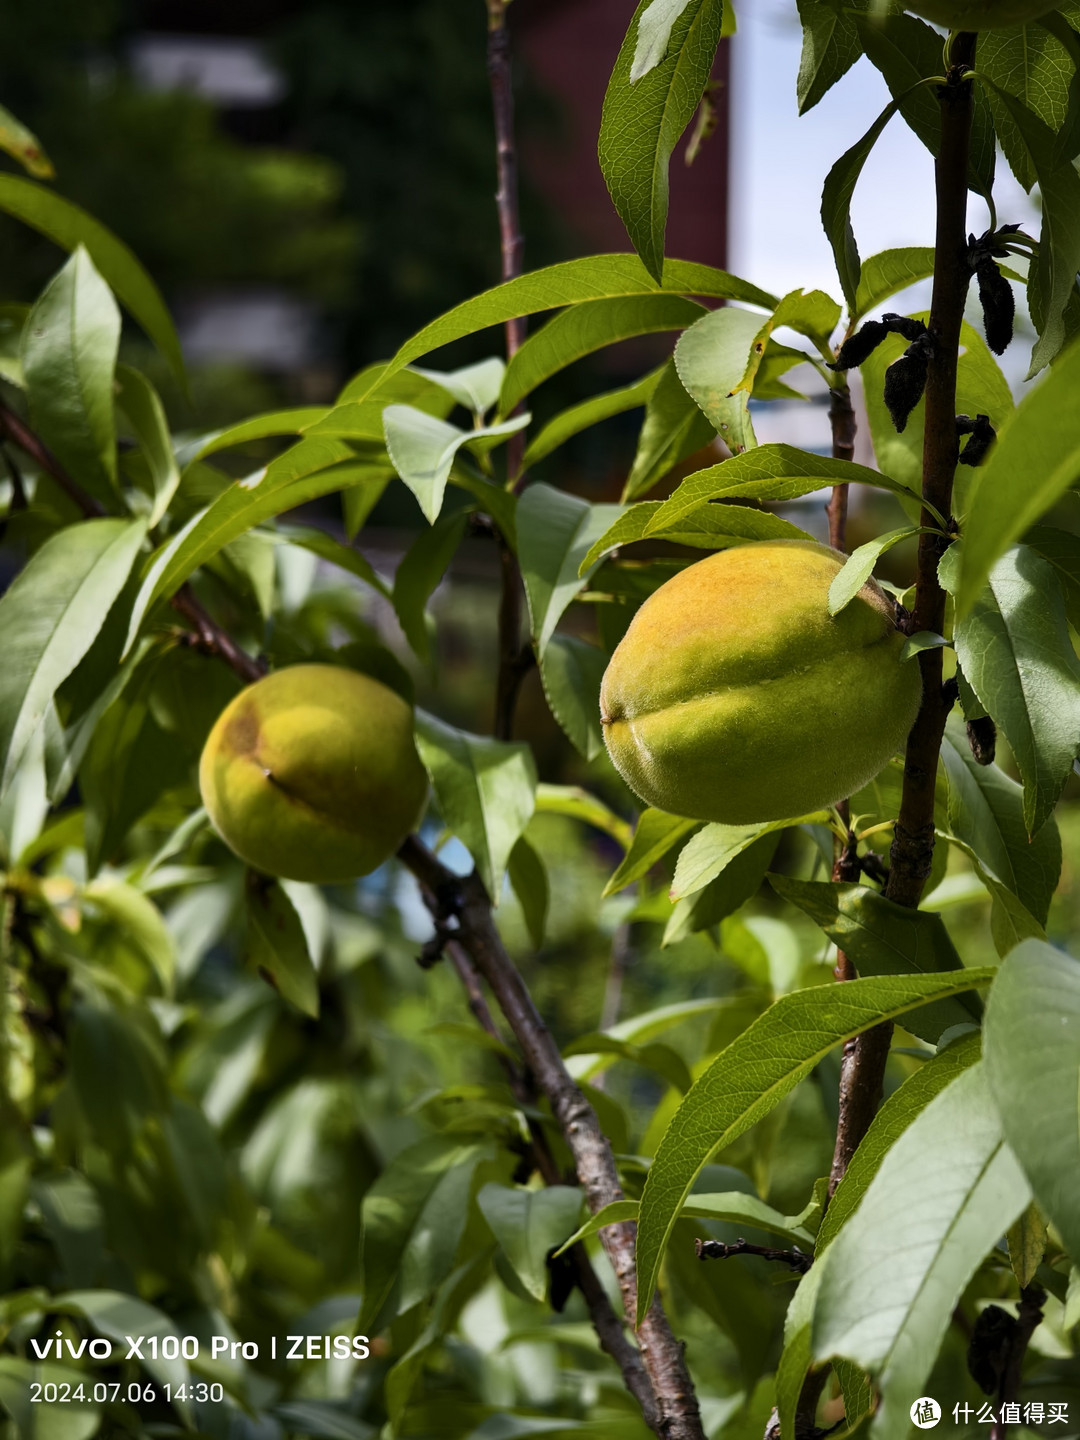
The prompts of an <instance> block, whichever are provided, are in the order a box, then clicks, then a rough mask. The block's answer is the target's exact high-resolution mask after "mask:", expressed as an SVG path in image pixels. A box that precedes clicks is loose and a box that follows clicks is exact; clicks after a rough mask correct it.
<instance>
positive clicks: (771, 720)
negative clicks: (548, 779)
mask: <svg viewBox="0 0 1080 1440" xmlns="http://www.w3.org/2000/svg"><path fill="white" fill-rule="evenodd" d="M844 558H845V557H844V556H843V555H841V554H840V553H839V552H838V551H836V550H832V549H830V548H829V547H828V546H827V545H819V544H817V543H816V542H814V541H809V540H808V541H802V540H762V541H757V542H755V543H752V544H749V545H741V546H738V547H736V548H734V549H730V550H721V551H718V552H717V553H716V554H714V555H710V556H709V557H708V559H705V560H701V561H699V562H698V563H697V564H695V565H690V566H688V567H687V568H686V569H685V570H681V571H680V572H679V573H678V574H677V575H675V576H674V578H673V579H671V580H669V581H668V582H667V583H666V584H664V585H662V586H661V587H660V588H659V589H658V590H657V591H655V592H654V593H653V594H652V595H650V596H649V598H648V599H647V600H646V601H645V603H644V604H643V605H642V606H641V608H640V609H639V610H638V612H637V614H636V615H635V616H634V619H633V620H632V622H631V624H630V627H629V629H628V630H627V632H626V634H625V635H624V636H623V639H622V640H621V641H620V643H619V645H618V646H617V648H616V650H615V653H614V654H613V655H612V657H611V661H610V663H609V665H608V668H607V671H606V673H605V675H604V680H603V684H602V686H601V689H600V711H601V721H602V724H603V728H604V738H605V740H606V741H607V748H608V753H609V754H610V756H611V758H612V761H613V762H614V764H615V767H616V769H617V770H618V771H619V773H620V774H621V775H622V777H623V779H624V780H625V781H626V783H627V784H628V785H629V786H630V788H631V789H632V790H633V791H634V792H635V793H636V794H637V795H639V796H640V797H641V799H642V800H644V801H646V802H647V803H648V804H649V805H653V806H655V807H656V808H658V809H660V810H667V811H669V812H670V813H671V814H674V815H685V816H689V817H691V818H693V819H697V820H720V821H724V822H727V823H728V824H749V823H755V822H757V821H765V820H783V819H786V818H788V817H792V816H796V815H804V814H808V813H810V812H811V811H814V810H819V809H821V808H822V807H824V806H828V805H831V804H834V803H835V802H836V801H837V800H841V799H843V798H844V797H845V796H846V795H850V794H852V793H853V792H854V791H856V790H858V789H859V788H860V787H861V786H863V785H865V784H866V783H867V782H868V781H869V780H871V779H872V778H873V777H874V776H875V775H876V774H877V772H878V771H879V770H880V769H881V768H882V766H883V765H884V764H885V763H886V761H887V760H888V759H889V758H890V756H891V755H893V754H894V753H895V751H896V750H898V749H899V748H900V747H901V746H902V745H903V742H904V738H905V736H906V735H907V733H908V731H909V729H910V728H911V725H912V723H913V722H914V719H915V714H916V712H917V710H918V708H919V700H920V696H921V693H922V685H921V680H920V674H919V667H918V664H917V663H916V662H915V661H908V662H904V663H901V661H900V652H901V650H902V649H903V646H904V636H903V635H902V634H901V633H900V631H899V630H898V629H897V628H896V624H895V620H894V607H893V603H892V601H891V600H890V599H889V598H888V596H887V595H886V594H885V593H884V592H883V591H882V590H881V588H880V586H878V585H877V584H876V583H875V582H874V581H870V582H868V583H867V584H866V585H864V586H863V588H862V589H861V590H860V591H859V593H858V595H857V596H856V597H855V599H854V600H852V601H851V603H850V604H849V605H848V606H847V607H846V608H845V609H843V610H841V612H840V613H839V614H838V615H835V616H833V615H830V614H829V606H828V592H829V585H830V583H831V582H832V580H833V578H834V577H835V575H836V574H837V572H838V571H839V569H840V567H841V566H842V564H843V562H844Z"/></svg>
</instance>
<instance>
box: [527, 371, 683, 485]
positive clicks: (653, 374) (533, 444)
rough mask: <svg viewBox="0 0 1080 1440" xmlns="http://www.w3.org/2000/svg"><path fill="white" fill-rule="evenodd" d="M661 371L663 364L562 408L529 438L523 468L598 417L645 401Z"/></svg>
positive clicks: (548, 453)
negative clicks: (628, 380)
mask: <svg viewBox="0 0 1080 1440" xmlns="http://www.w3.org/2000/svg"><path fill="white" fill-rule="evenodd" d="M662 374H663V367H661V369H659V370H653V371H650V373H649V374H648V375H645V376H643V377H642V378H641V379H640V380H637V381H635V383H634V384H633V385H625V386H623V387H622V389H620V390H607V391H605V392H604V393H603V394H602V395H594V396H592V398H591V399H589V400H582V401H581V403H580V404H579V405H571V406H570V408H569V409H568V410H563V411H562V412H561V413H560V414H558V415H556V416H555V418H554V419H553V420H549V421H548V423H547V424H546V425H545V426H544V428H543V429H542V430H541V431H540V432H539V434H538V435H536V436H535V437H534V439H532V440H530V441H529V445H528V448H527V449H526V451H525V459H524V461H523V462H522V463H523V466H524V468H525V469H526V470H528V469H530V468H531V467H532V466H533V465H535V464H537V462H538V461H540V460H543V459H545V458H546V457H547V456H548V455H550V454H551V453H552V451H553V450H557V449H558V448H559V446H560V445H565V444H566V442H567V440H572V439H573V437H574V436H575V435H580V433H581V432H582V430H588V429H589V428H590V427H591V426H593V425H598V424H599V423H600V422H601V421H602V420H609V419H610V418H611V417H612V416H613V415H622V414H625V412H626V411H627V410H636V409H638V407H639V406H641V405H645V404H647V403H648V400H649V398H650V396H651V395H652V393H653V391H654V390H655V388H656V382H657V380H658V379H659V378H660V376H661V375H662Z"/></svg>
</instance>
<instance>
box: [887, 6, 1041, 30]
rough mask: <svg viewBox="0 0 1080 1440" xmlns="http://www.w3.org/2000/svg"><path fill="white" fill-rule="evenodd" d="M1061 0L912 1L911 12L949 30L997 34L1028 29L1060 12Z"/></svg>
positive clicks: (909, 7)
mask: <svg viewBox="0 0 1080 1440" xmlns="http://www.w3.org/2000/svg"><path fill="white" fill-rule="evenodd" d="M1059 4H1060V0H908V4H907V8H908V9H909V10H913V11H914V12H915V14H916V15H921V16H922V17H923V19H924V20H933V21H934V23H935V24H937V25H944V26H945V27H946V28H947V29H949V30H996V29H997V28H998V27H999V26H1002V25H1026V24H1028V23H1029V22H1030V21H1032V20H1038V19H1039V18H1040V17H1041V16H1043V15H1047V14H1049V12H1050V11H1051V10H1056V9H1057V7H1058V5H1059Z"/></svg>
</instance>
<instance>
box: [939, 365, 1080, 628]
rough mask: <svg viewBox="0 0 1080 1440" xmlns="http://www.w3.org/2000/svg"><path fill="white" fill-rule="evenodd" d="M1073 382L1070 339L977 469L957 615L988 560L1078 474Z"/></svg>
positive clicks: (1076, 369)
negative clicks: (1049, 370)
mask: <svg viewBox="0 0 1080 1440" xmlns="http://www.w3.org/2000/svg"><path fill="white" fill-rule="evenodd" d="M1078 387H1080V345H1074V346H1072V347H1071V348H1070V349H1069V350H1068V351H1067V352H1066V354H1064V355H1063V356H1062V357H1061V359H1060V360H1059V361H1058V363H1057V364H1056V365H1055V366H1054V368H1053V369H1052V370H1051V372H1050V374H1049V375H1048V376H1047V377H1046V379H1045V380H1043V381H1042V382H1041V383H1040V384H1039V385H1037V386H1036V387H1035V388H1034V389H1033V390H1032V391H1030V392H1029V394H1027V395H1026V396H1025V397H1024V399H1023V400H1022V401H1021V403H1020V404H1019V405H1018V406H1017V408H1016V410H1015V411H1014V413H1013V415H1012V416H1011V417H1010V418H1009V420H1007V421H1006V423H1005V424H1004V425H1003V426H1002V428H1001V430H1000V432H999V434H998V440H997V444H996V445H995V446H994V448H993V450H991V452H990V458H989V459H988V460H987V462H986V464H985V465H982V466H980V467H979V469H978V470H977V472H976V477H975V481H974V484H973V486H972V490H971V497H970V500H969V502H968V518H967V523H966V525H965V527H964V543H963V547H962V550H961V561H960V582H959V587H958V588H957V590H956V608H957V613H958V614H959V615H961V616H963V615H966V614H967V613H968V611H970V609H971V607H972V605H973V604H974V603H975V601H976V599H977V598H978V597H979V595H980V594H981V592H982V590H983V587H984V586H985V584H986V581H987V579H988V577H989V575H990V571H991V569H992V568H993V566H994V563H995V561H997V560H998V558H999V557H1000V556H1002V555H1004V553H1005V551H1006V550H1008V548H1009V547H1010V545H1013V544H1014V543H1015V542H1016V541H1017V540H1018V539H1019V538H1020V537H1021V535H1023V533H1024V531H1025V530H1027V529H1028V528H1029V527H1030V526H1032V525H1034V524H1035V522H1036V521H1037V520H1039V519H1040V518H1041V517H1042V516H1043V515H1045V514H1046V512H1047V511H1048V510H1049V509H1050V508H1051V507H1052V506H1053V505H1054V504H1056V502H1057V501H1058V500H1059V499H1060V498H1061V496H1062V495H1064V494H1065V492H1066V490H1068V489H1069V487H1070V486H1071V485H1072V484H1073V483H1074V482H1075V481H1076V480H1077V478H1078V477H1080V407H1078V406H1077V405H1075V404H1074V403H1073V401H1074V398H1075V396H1076V394H1077V390H1078ZM1018 475H1022V476H1023V477H1024V483H1023V485H1021V486H1018V485H1017V483H1016V477H1017V476H1018Z"/></svg>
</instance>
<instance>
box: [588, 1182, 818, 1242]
mask: <svg viewBox="0 0 1080 1440" xmlns="http://www.w3.org/2000/svg"><path fill="white" fill-rule="evenodd" d="M640 1208H641V1207H640V1204H639V1202H638V1201H637V1200H613V1201H612V1202H611V1204H610V1205H605V1206H604V1208H603V1209H602V1210H598V1211H597V1212H596V1214H595V1215H592V1216H590V1217H589V1219H588V1220H587V1221H586V1222H585V1224H584V1225H582V1226H581V1228H580V1229H579V1230H576V1231H575V1232H574V1234H573V1235H571V1237H570V1239H569V1240H567V1242H566V1244H565V1245H563V1247H562V1248H563V1250H568V1249H569V1248H570V1246H571V1245H573V1244H575V1243H576V1242H577V1241H578V1240H587V1239H588V1238H589V1236H590V1235H595V1234H597V1233H598V1231H600V1230H603V1228H604V1226H605V1225H618V1224H620V1223H622V1222H624V1221H626V1220H636V1219H637V1218H638V1213H639V1211H640ZM681 1217H682V1218H683V1219H688V1220H723V1221H726V1222H727V1223H728V1224H732V1225H752V1226H754V1228H755V1229H757V1230H766V1231H768V1233H769V1234H770V1235H776V1236H778V1237H779V1238H780V1239H781V1240H786V1241H787V1242H788V1244H791V1245H802V1246H805V1247H807V1248H808V1249H809V1248H810V1247H811V1246H812V1245H813V1243H814V1237H813V1235H811V1233H810V1231H809V1230H807V1229H805V1228H804V1227H803V1225H802V1224H801V1223H800V1222H801V1221H802V1219H803V1218H804V1216H803V1215H782V1214H781V1213H780V1211H779V1210H776V1209H774V1208H773V1206H772V1205H766V1204H765V1202H764V1200H759V1199H758V1198H757V1196H756V1195H744V1194H743V1193H742V1191H740V1190H731V1191H725V1192H722V1193H719V1194H715V1195H712V1194H709V1193H708V1192H704V1193H698V1192H697V1191H695V1192H694V1194H693V1195H691V1196H690V1197H689V1198H688V1199H687V1201H686V1204H685V1205H684V1206H683V1208H682V1211H681Z"/></svg>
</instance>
